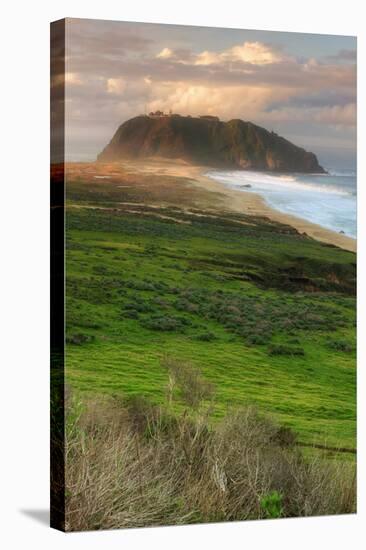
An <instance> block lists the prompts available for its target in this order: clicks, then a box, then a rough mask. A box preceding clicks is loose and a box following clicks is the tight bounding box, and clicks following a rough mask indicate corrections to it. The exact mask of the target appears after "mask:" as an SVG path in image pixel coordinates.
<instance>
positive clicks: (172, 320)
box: [142, 315, 190, 332]
mask: <svg viewBox="0 0 366 550" xmlns="http://www.w3.org/2000/svg"><path fill="white" fill-rule="evenodd" d="M189 324H190V321H189V320H188V319H184V318H183V317H169V316H168V315H164V316H161V317H160V316H152V317H147V318H145V319H143V321H142V325H143V326H144V327H145V328H149V329H151V330H161V331H166V332H174V331H176V332H183V331H184V329H185V327H186V326H187V325H189Z"/></svg>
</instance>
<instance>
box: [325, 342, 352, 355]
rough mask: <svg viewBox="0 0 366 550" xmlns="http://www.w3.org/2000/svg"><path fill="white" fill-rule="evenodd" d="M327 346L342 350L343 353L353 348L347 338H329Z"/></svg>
mask: <svg viewBox="0 0 366 550" xmlns="http://www.w3.org/2000/svg"><path fill="white" fill-rule="evenodd" d="M328 347H330V349H334V350H335V351H344V352H345V353H351V352H352V351H354V349H355V348H354V346H353V344H351V343H350V342H347V340H330V341H329V342H328Z"/></svg>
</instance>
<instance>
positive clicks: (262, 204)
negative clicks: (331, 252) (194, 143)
mask: <svg viewBox="0 0 366 550" xmlns="http://www.w3.org/2000/svg"><path fill="white" fill-rule="evenodd" d="M202 172H203V171H202ZM196 179H197V181H198V182H199V184H200V185H201V186H203V187H204V188H205V189H207V190H212V191H216V192H220V190H221V192H223V193H224V194H225V196H226V197H227V204H228V205H229V206H230V208H231V209H233V210H235V211H237V212H245V213H248V214H252V215H256V216H266V217H268V218H270V219H271V220H273V221H276V222H279V223H283V224H286V225H290V226H292V227H294V228H295V229H296V230H297V231H299V233H306V234H307V235H308V236H309V237H312V238H314V239H316V240H318V241H321V242H324V243H326V244H332V245H334V246H338V247H340V248H343V249H344V250H348V251H350V252H355V253H356V252H357V239H353V238H352V237H348V236H347V235H343V234H342V233H337V232H336V231H332V230H331V229H327V228H325V227H322V226H321V225H318V224H315V223H313V222H310V221H307V220H305V219H303V218H300V217H297V216H293V215H291V214H285V213H284V212H281V211H280V210H276V209H275V208H272V207H271V206H269V205H268V204H267V202H266V201H265V199H264V198H263V197H262V196H261V195H259V194H258V193H255V192H254V191H250V192H249V191H245V190H242V191H236V190H234V189H230V188H228V187H225V185H224V184H221V183H219V182H217V186H216V185H215V187H214V186H212V184H211V182H213V183H214V184H215V183H216V182H215V181H214V180H212V179H211V178H209V177H208V176H205V175H204V174H203V173H201V174H199V175H197V176H196ZM242 195H244V196H242Z"/></svg>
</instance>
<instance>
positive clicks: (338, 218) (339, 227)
mask: <svg viewBox="0 0 366 550" xmlns="http://www.w3.org/2000/svg"><path fill="white" fill-rule="evenodd" d="M206 175H207V176H208V177H210V178H212V179H214V180H216V181H218V182H219V183H221V184H223V185H225V186H227V187H230V188H231V189H238V190H240V191H242V192H254V193H258V194H260V195H261V196H263V197H264V199H265V200H266V202H267V203H268V204H269V206H271V207H272V208H276V209H277V210H280V211H281V212H284V213H287V214H292V215H295V216H298V217H300V218H303V219H306V220H308V221H311V222H313V223H317V224H319V225H322V226H323V227H326V228H328V229H332V230H333V231H337V232H340V231H342V232H344V233H346V234H347V235H349V236H351V237H354V238H355V237H356V210H357V208H356V196H355V193H356V187H355V183H356V182H355V178H354V177H353V178H352V177H350V178H349V179H348V180H345V179H344V178H345V176H343V180H342V178H341V177H337V176H331V175H329V174H328V176H327V177H328V180H326V179H325V178H324V179H323V178H319V175H317V176H315V175H314V176H313V175H311V174H307V175H304V174H269V173H266V172H252V171H242V170H241V171H239V170H235V171H218V170H217V171H211V172H208V173H207V174H206ZM318 178H319V181H316V180H317V179H318ZM323 181H324V183H323ZM337 184H338V185H337Z"/></svg>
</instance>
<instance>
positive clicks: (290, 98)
mask: <svg viewBox="0 0 366 550" xmlns="http://www.w3.org/2000/svg"><path fill="white" fill-rule="evenodd" d="M66 21H67V22H66V62H65V63H66V76H65V82H66V92H65V99H66V159H67V160H68V161H77V160H85V161H87V160H94V159H95V158H96V156H97V154H98V153H99V152H100V151H101V150H102V149H103V148H104V146H105V145H106V144H107V143H108V142H109V141H110V139H111V138H112V136H113V134H114V132H115V131H116V129H117V128H118V127H119V125H120V124H122V123H123V122H124V121H126V120H128V119H129V118H132V117H134V116H137V115H139V114H144V113H147V112H150V111H155V110H157V109H159V110H163V111H166V112H168V111H169V110H172V112H174V113H179V114H182V115H187V114H190V115H192V116H197V115H204V114H210V115H217V116H219V117H220V119H221V120H230V119H233V118H241V119H242V120H249V121H251V122H253V123H255V124H258V125H260V126H263V127H265V128H267V129H268V130H274V131H275V132H277V133H278V134H280V135H282V136H284V137H286V138H287V139H289V140H290V141H292V142H293V143H295V144H296V145H299V146H301V147H304V148H305V149H307V150H310V151H312V152H314V153H316V154H317V156H318V158H319V160H320V162H321V164H323V165H324V166H325V167H327V168H350V169H354V168H355V163H356V38H355V37H349V36H335V35H319V34H318V35H316V34H300V33H283V32H274V31H260V30H239V29H220V28H209V27H189V26H177V25H165V24H162V25H159V24H151V23H129V22H116V21H103V20H90V19H67V20H66ZM55 82H56V81H55ZM55 85H57V82H56V84H55Z"/></svg>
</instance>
